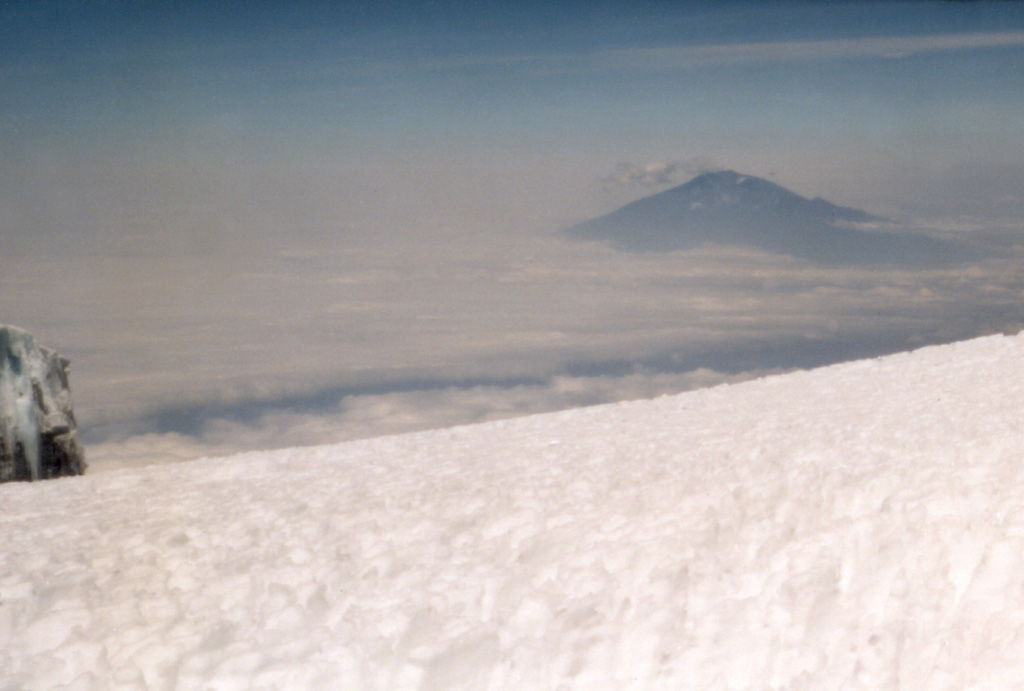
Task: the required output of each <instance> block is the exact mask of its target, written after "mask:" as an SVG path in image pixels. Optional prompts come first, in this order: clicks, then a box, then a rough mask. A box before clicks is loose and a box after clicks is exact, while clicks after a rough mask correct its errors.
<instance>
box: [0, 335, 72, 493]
mask: <svg viewBox="0 0 1024 691" xmlns="http://www.w3.org/2000/svg"><path fill="white" fill-rule="evenodd" d="M68 364H69V363H68V361H67V360H66V359H64V358H62V357H61V356H60V355H58V354H57V353H55V352H54V351H52V350H50V349H49V348H44V347H42V346H39V345H38V344H36V342H35V339H34V338H33V337H32V336H31V334H29V333H27V332H26V331H23V330H21V329H18V328H15V327H13V326H3V325H0V482H11V481H14V480H44V479H48V478H54V477H60V476H62V475H81V474H82V473H84V472H85V466H86V464H85V454H84V452H83V450H82V445H81V444H80V443H79V441H78V434H77V425H76V423H75V415H74V412H73V410H72V405H71V392H70V390H69V389H68Z"/></svg>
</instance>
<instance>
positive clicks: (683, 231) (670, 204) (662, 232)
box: [565, 170, 974, 265]
mask: <svg viewBox="0 0 1024 691" xmlns="http://www.w3.org/2000/svg"><path fill="white" fill-rule="evenodd" d="M884 221H885V219H881V218H878V217H875V216H872V215H871V214H868V213H866V212H864V211H860V210H857V209H849V208H846V207H842V206H836V205H835V204H832V203H830V202H828V201H825V200H824V199H820V198H815V199H807V198H805V197H801V196H800V195H798V194H796V193H794V192H791V191H789V190H787V189H786V188H784V187H781V186H779V185H776V184H775V183H773V182H769V181H768V180H763V179H761V178H757V177H754V176H752V175H741V174H740V173H736V172H734V171H731V170H725V171H720V172H716V173H706V174H704V175H700V176H698V177H696V178H694V179H693V180H691V181H690V182H688V183H686V184H684V185H680V186H678V187H674V188H672V189H669V190H665V191H664V192H660V193H658V194H655V195H652V196H650V197H645V198H644V199H640V200H638V201H635V202H633V203H631V204H627V205H626V206H624V207H622V208H621V209H618V210H617V211H613V212H612V213H610V214H608V215H606V216H601V217H599V218H595V219H592V220H590V221H586V222H584V223H580V224H579V225H576V226H573V227H571V228H568V229H567V230H566V231H565V233H566V234H567V235H568V236H569V237H572V238H576V239H581V240H601V241H604V242H607V243H609V244H610V245H611V246H613V247H615V248H616V249H620V250H624V251H627V252H669V251H673V250H687V249H694V248H697V247H701V246H705V245H720V246H734V247H753V248H757V249H760V250H763V251H765V252H769V253H772V254H784V255H788V256H792V257H798V258H801V259H808V260H811V261H815V262H821V263H827V264H902V265H908V264H909V265H915V264H925V265H927V264H942V263H949V262H956V261H962V260H964V259H968V258H971V257H973V256H974V252H973V251H971V250H970V249H969V248H967V247H964V246H962V245H958V244H956V243H952V242H949V241H945V240H940V239H937V238H933V237H926V236H922V235H915V234H910V233H906V232H892V231H887V230H886V231H883V230H880V229H879V228H877V227H876V228H868V226H884V225H886V224H885V222H884Z"/></svg>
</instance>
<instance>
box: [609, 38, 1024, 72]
mask: <svg viewBox="0 0 1024 691" xmlns="http://www.w3.org/2000/svg"><path fill="white" fill-rule="evenodd" d="M1016 46H1024V31H1005V32H996V33H964V34H937V35H931V36H867V37H862V38H847V39H826V40H809V41H759V42H745V43H726V44H712V45H700V46H693V45H685V46H668V47H660V48H639V49H630V50H615V51H606V52H604V53H601V54H599V55H598V57H597V59H598V60H601V61H602V62H604V63H605V64H607V65H609V66H618V67H642V68H645V69H673V68H677V67H685V66H694V65H714V64H729V63H762V64H763V63H767V62H795V61H809V60H838V59H850V58H891V59H899V58H906V57H910V56H912V55H920V54H922V53H936V52H950V51H965V50H977V49H982V48H1007V47H1016Z"/></svg>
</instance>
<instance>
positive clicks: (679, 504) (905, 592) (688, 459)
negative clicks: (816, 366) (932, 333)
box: [0, 336, 1024, 691]
mask: <svg viewBox="0 0 1024 691" xmlns="http://www.w3.org/2000/svg"><path fill="white" fill-rule="evenodd" d="M1022 411H1024V337H1022V336H1015V337H990V338H985V339H978V340H975V341H969V342H965V343H959V344H954V345H951V346H942V347H933V348H926V349H923V350H920V351H917V352H914V353H908V354H902V355H897V356H892V357H888V358H883V359H879V360H870V361H863V362H856V363H850V364H845V365H838V366H833V367H829V368H825V369H821V370H816V371H812V372H803V373H797V374H792V375H787V376H783V377H774V378H768V379H763V380H760V381H756V382H748V383H745V384H739V385H734V386H723V387H718V388H714V389H706V390H702V391H695V392H690V393H686V394H682V395H678V396H672V397H664V398H660V399H656V400H653V401H640V402H633V403H622V404H617V405H611V406H600V407H595V408H588V409H578V410H571V411H565V412H562V413H555V414H550V415H540V416H534V417H529V418H520V419H517V420H506V421H500V422H493V423H487V424H482V425H476V426H471V427H462V428H453V429H449V430H440V431H434V432H426V433H418V434H409V435H402V436H395V437H385V438H380V439H373V440H366V441H358V442H350V443H346V444H341V445H336V446H330V447H316V448H308V449H291V450H287V451H279V452H267V453H252V454H244V455H240V456H236V457H231V458H218V459H204V460H201V461H195V462H190V463H182V464H177V465H166V466H153V467H148V468H142V469H137V470H124V471H116V472H111V473H106V474H101V475H95V476H89V475H86V476H84V477H79V478H66V479H61V480H54V481H49V482H45V483H36V484H8V485H4V486H0V524H2V525H3V535H4V538H3V542H4V546H3V549H2V550H0V641H2V642H3V645H2V646H0V689H5V690H6V689H24V690H26V691H29V690H35V689H75V690H85V689H215V690H225V691H227V690H234V689H239V690H241V689H346V690H348V689H352V690H359V689H380V690H388V691H392V690H395V691H397V690H402V689H420V690H424V691H426V690H440V689H445V690H456V689H481V690H483V689H492V690H493V689H544V690H548V689H550V690H558V689H615V690H619V689H637V690H641V689H642V690H644V691H649V690H652V689H822V688H830V689H972V688H974V689H1008V688H1024V471H1022V462H1024V425H1022V424H1021V413H1022Z"/></svg>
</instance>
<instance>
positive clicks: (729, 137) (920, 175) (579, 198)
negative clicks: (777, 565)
mask: <svg viewBox="0 0 1024 691" xmlns="http://www.w3.org/2000/svg"><path fill="white" fill-rule="evenodd" d="M1022 73H1024V6H1022V5H1021V4H1020V3H1006V2H971V3H959V2H885V3H883V2H878V3H870V2H869V3H864V2H830V3H807V2H784V3H773V4H771V5H770V6H768V5H765V4H763V3H754V2H738V1H737V2H722V3H714V4H710V3H706V4H705V3H685V2H684V3H664V2H654V1H651V2H630V3H626V2H598V3H583V2H578V3H576V2H573V3H557V4H545V3H525V4H524V3H519V4H517V5H516V6H515V7H506V6H504V5H503V4H502V3H489V2H484V3H467V4H461V3H440V4H414V5H412V6H407V4H404V3H387V2H385V3H367V4H366V5H360V4H353V3H345V4H341V5H339V4H337V3H303V4H302V5H301V7H300V6H293V5H292V4H288V3H281V2H271V1H269V0H268V1H265V2H256V3H248V4H246V5H245V6H244V7H243V6H241V5H233V4H216V3H199V2H195V3H190V2H185V3H176V4H174V5H173V6H163V5H154V4H149V3H137V2H129V1H128V0H124V1H121V2H119V1H116V0H115V1H111V2H99V1H98V0H82V1H80V2H66V3H18V2H14V3H7V4H4V5H2V6H0V92H2V93H3V94H4V98H3V99H0V157H2V160H3V166H0V243H2V246H3V251H2V255H0V323H13V324H16V325H18V326H20V327H23V328H25V329H27V330H29V331H30V332H32V333H33V334H34V335H35V336H36V337H37V339H38V340H39V341H40V342H41V343H43V344H44V345H46V346H49V347H52V348H55V349H57V350H59V351H60V352H61V353H62V354H63V355H65V356H66V357H69V358H70V359H71V360H72V372H71V385H72V388H73V392H74V397H75V403H76V414H77V415H78V417H79V421H80V423H81V425H82V431H83V434H84V436H85V439H86V442H87V446H86V452H87V458H89V459H90V460H93V461H96V463H97V467H98V466H100V465H103V464H104V463H109V464H111V465H113V464H115V462H124V463H131V462H137V461H138V460H140V459H142V460H153V461H158V460H172V459H177V458H187V457H194V456H196V455H203V454H207V453H217V454H220V453H230V452H233V451H236V450H237V451H240V450H246V449H250V448H264V447H271V446H283V445H299V444H312V443H321V442H326V441H333V440H340V439H344V438H352V437H356V436H371V435H375V434H383V433H390V432H394V431H404V430H407V429H413V428H420V427H429V426H447V425H452V424H460V423H464V422H473V421H478V420H483V419H488V418H491V417H496V416H504V415H513V414H523V413H529V412H541V411H544V410H550V409H554V408H557V407H567V406H577V405H586V404H591V403H600V402H608V401H614V400H621V399H624V398H632V397H644V396H652V395H657V394H660V393H669V392H674V391H681V390H684V389H687V388H693V387H695V386H701V385H708V384H713V383H718V382H723V381H733V380H736V379H739V378H745V377H750V376H758V375H761V374H765V373H772V372H778V371H783V370H786V369H792V368H802V367H809V366H816V365H820V364H826V363H829V362H836V361H839V360H844V359H849V358H853V357H869V356H873V355H877V354H881V353H885V352H893V351H896V350H905V349H909V348H913V347H917V346H920V345H925V344H928V343H939V342H946V341H950V340H957V339H962V338H968V337H971V336H974V335H981V334H986V333H994V332H1013V331H1017V330H1019V329H1021V328H1022V327H1024V301H1022V300H1021V295H1022V294H1024V270H1022V263H1021V261H1022V257H1021V253H1020V251H1019V249H1018V250H1013V249H1011V248H1009V247H1008V248H1007V250H1006V251H1005V253H1004V254H1003V255H1002V256H999V257H995V258H993V259H990V260H985V261H979V262H976V263H972V264H970V265H960V266H955V267H946V268H928V269H909V268H908V269H906V270H902V269H899V270H897V269H891V268H890V269H871V268H864V267H845V268H835V267H831V268H830V267H825V266H820V265H816V264H814V263H813V262H804V261H799V260H795V259H792V258H789V257H784V256H778V255H767V254H759V253H757V252H753V251H750V250H744V249H720V250H710V249H701V250H695V251H689V252H677V253H670V254H664V255H651V256H631V255H627V254H624V253H620V252H616V251H615V250H613V249H610V248H607V247H601V246H593V245H589V244H586V243H573V242H570V241H566V240H565V239H564V238H561V237H560V236H559V234H558V232H559V231H560V230H562V229H564V228H566V227H568V226H570V225H572V224H574V223H578V222H581V221H584V220H587V219H589V218H594V217H597V216H600V215H603V214H606V213H608V212H610V211H612V210H614V209H616V208H618V207H620V206H622V205H623V204H625V203H627V202H630V201H633V200H636V199H639V198H642V197H644V196H647V195H649V194H652V193H655V192H658V191H661V190H664V189H668V188H669V187H671V186H673V185H677V184H681V183H683V182H685V181H686V180H688V179H689V178H691V177H692V176H694V175H696V174H698V173H699V172H702V171H705V170H709V169H717V168H729V169H733V170H736V171H739V172H741V173H744V174H750V175H756V176H759V177H763V178H766V179H769V180H771V181H772V182H775V183H777V184H779V185H782V186H784V187H786V188H788V189H790V190H792V191H794V192H796V193H797V194H800V195H802V196H805V197H808V198H813V197H822V198H824V199H827V200H828V201H830V202H832V203H834V204H838V205H841V206H848V207H853V208H858V209H863V210H864V211H867V212H869V213H872V214H878V215H883V216H886V217H890V218H894V219H898V220H899V222H900V223H901V224H903V225H905V226H907V227H913V228H934V229H941V230H943V231H946V232H955V233H986V232H1000V233H1001V232H1004V231H1006V232H1016V233H1019V232H1021V229H1022V227H1024V193H1022V192H1021V190H1022V189H1024V184H1022V183H1024V121H1022V120H1021V118H1020V117H1019V109H1020V105H1021V103H1022V102H1024V99H1022V96H1024V83H1022V82H1021V80H1020V74H1022ZM118 459H119V460H118Z"/></svg>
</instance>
